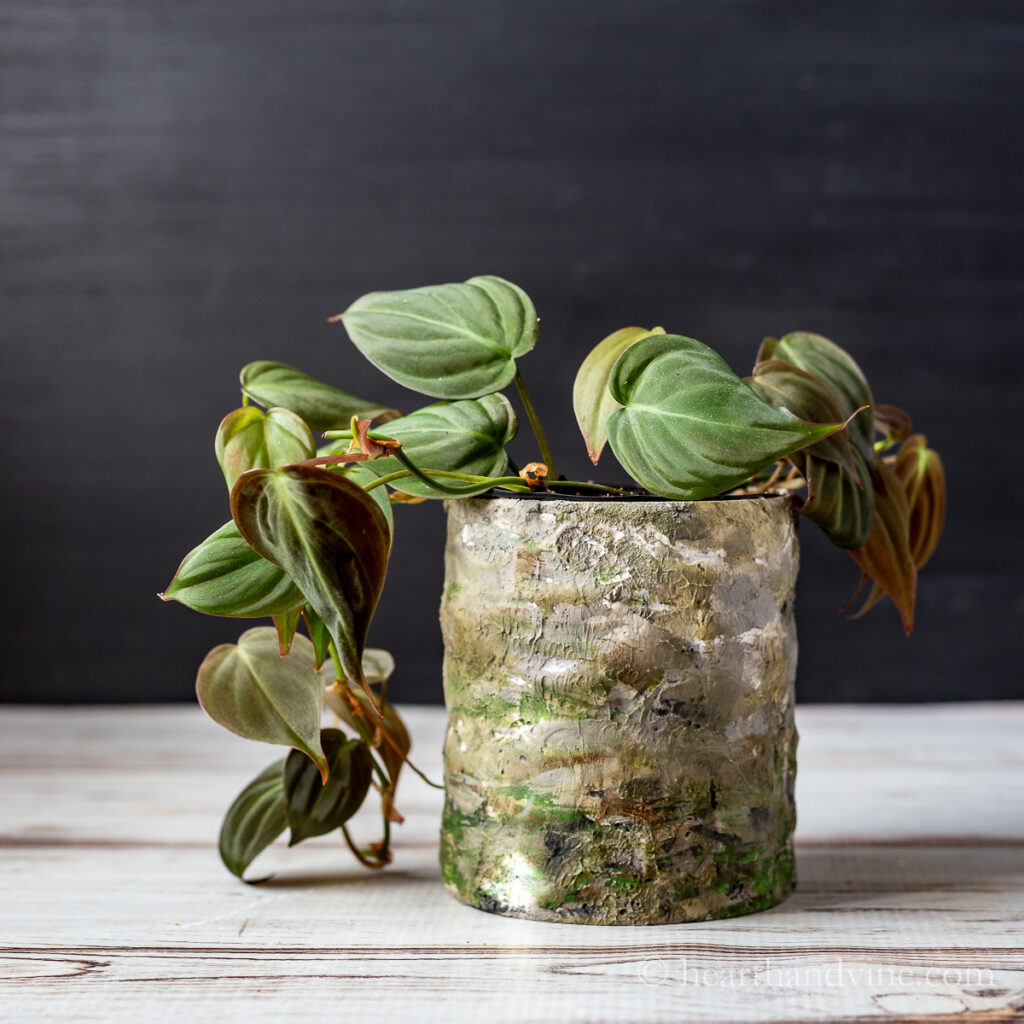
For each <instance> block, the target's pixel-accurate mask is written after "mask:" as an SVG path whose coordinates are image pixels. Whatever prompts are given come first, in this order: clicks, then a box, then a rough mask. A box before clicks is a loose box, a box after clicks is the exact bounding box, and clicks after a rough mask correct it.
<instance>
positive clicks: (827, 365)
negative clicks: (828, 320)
mask: <svg viewBox="0 0 1024 1024" xmlns="http://www.w3.org/2000/svg"><path fill="white" fill-rule="evenodd" d="M758 359H759V360H762V359H782V360H784V361H785V362H787V363H792V364H793V365H794V366H797V367H799V368H800V369H801V370H805V371H806V372H807V373H809V374H810V375H811V376H812V377H817V378H818V379H819V380H820V381H822V382H823V383H824V384H825V385H826V386H827V387H828V389H829V391H831V392H832V394H833V395H834V396H835V398H836V401H837V402H838V403H839V409H840V411H841V412H842V414H843V419H844V420H846V419H849V417H850V416H853V414H854V413H855V412H856V411H857V410H858V409H859V408H860V407H861V406H864V405H866V406H869V408H868V409H867V410H865V411H864V412H861V413H858V414H857V416H855V417H854V419H853V420H852V421H851V423H850V425H849V427H848V430H849V433H850V440H851V441H852V442H853V443H854V444H855V445H856V446H857V447H858V448H859V449H860V453H861V455H863V456H864V459H865V460H866V461H867V463H868V464H869V465H870V464H871V461H872V459H873V458H874V441H875V426H874V418H873V414H872V410H871V408H870V406H872V405H873V404H874V401H873V399H872V397H871V387H870V386H869V384H868V381H867V378H866V377H865V376H864V373H863V371H862V370H861V368H860V367H859V366H858V365H857V364H856V363H855V362H854V361H853V359H852V357H851V356H850V355H849V353H848V352H846V351H845V349H842V348H840V347H839V346H838V345H837V344H836V343H835V342H833V341H829V340H828V338H823V337H822V336H821V335H820V334H810V333H808V332H806V331H796V332H794V333H793V334H787V335H786V336H785V337H784V338H781V339H779V340H778V341H776V340H775V339H774V338H767V339H765V342H764V343H763V344H762V346H761V351H760V353H759V355H758Z"/></svg>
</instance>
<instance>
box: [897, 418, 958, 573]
mask: <svg viewBox="0 0 1024 1024" xmlns="http://www.w3.org/2000/svg"><path fill="white" fill-rule="evenodd" d="M893 472H894V473H895V474H896V476H897V477H898V478H899V480H900V483H901V484H902V485H903V493H904V494H906V496H907V507H908V515H909V522H910V554H911V557H912V558H913V560H914V565H915V566H916V567H917V568H918V569H920V568H921V566H923V565H924V564H925V563H926V562H927V561H928V559H929V558H931V557H932V553H933V552H934V551H935V548H936V547H937V545H938V543H939V538H940V537H941V536H942V527H943V524H944V523H945V521H946V474H945V471H944V470H943V468H942V460H941V459H940V458H939V453H938V452H937V451H935V450H934V449H932V448H929V447H928V441H927V439H926V438H925V436H924V435H923V434H914V435H913V436H911V437H908V438H907V439H906V441H904V443H903V445H902V446H901V448H900V450H899V452H898V454H897V455H896V462H895V464H894V465H893Z"/></svg>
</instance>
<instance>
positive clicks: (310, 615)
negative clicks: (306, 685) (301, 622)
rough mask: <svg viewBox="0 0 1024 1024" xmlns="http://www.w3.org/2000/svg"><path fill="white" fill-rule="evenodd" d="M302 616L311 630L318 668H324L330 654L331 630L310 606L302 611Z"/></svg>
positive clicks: (311, 640)
mask: <svg viewBox="0 0 1024 1024" xmlns="http://www.w3.org/2000/svg"><path fill="white" fill-rule="evenodd" d="M302 616H303V618H304V619H305V620H306V629H308V630H309V639H310V642H311V643H312V644H313V652H314V655H315V661H316V667H317V668H318V669H320V668H323V666H324V665H325V664H326V663H327V656H328V654H329V653H330V643H331V633H330V630H329V629H328V628H327V626H325V625H324V620H323V619H321V618H320V616H319V615H317V613H316V612H315V611H314V610H313V609H312V608H310V606H309V605H308V604H307V605H306V607H305V608H303V609H302Z"/></svg>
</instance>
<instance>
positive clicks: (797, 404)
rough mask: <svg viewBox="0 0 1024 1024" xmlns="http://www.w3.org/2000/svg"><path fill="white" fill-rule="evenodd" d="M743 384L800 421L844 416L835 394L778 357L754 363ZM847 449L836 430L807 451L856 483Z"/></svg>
mask: <svg viewBox="0 0 1024 1024" xmlns="http://www.w3.org/2000/svg"><path fill="white" fill-rule="evenodd" d="M746 383H747V384H749V385H750V386H751V387H752V388H753V389H754V391H755V393H756V394H758V395H759V396H760V397H761V398H763V399H764V400H765V401H766V402H768V404H769V405H774V406H775V407H776V408H778V409H786V410H788V411H789V412H791V413H792V414H793V415H794V416H795V417H796V418H797V419H799V420H803V421H804V423H839V422H841V421H842V420H843V418H844V417H843V413H842V410H841V409H840V408H839V404H838V403H837V402H836V399H835V396H834V395H833V394H832V392H831V391H829V389H828V387H827V386H826V385H825V384H823V383H822V382H821V381H820V380H819V379H818V378H817V377H812V376H811V375H810V374H809V373H806V372H805V371H803V370H801V369H800V368H799V367H797V366H793V365H792V364H791V363H785V362H783V361H782V360H781V359H767V360H765V361H764V362H761V363H758V364H757V365H756V366H755V367H754V374H753V376H751V377H747V378H746ZM869 413H870V410H868V409H865V410H864V411H863V413H862V414H858V415H867V414H869ZM850 450H851V449H850V438H849V435H848V434H847V432H846V431H845V430H839V431H836V433H834V434H832V435H831V436H830V437H826V438H825V440H824V441H818V442H817V444H814V445H811V447H809V448H808V449H807V452H808V454H810V455H812V456H813V457H814V458H816V459H825V460H827V461H829V462H835V463H838V464H839V465H840V466H843V467H845V468H846V469H847V470H848V472H849V473H850V474H851V475H852V476H853V477H854V478H855V480H856V481H857V483H858V484H859V483H861V477H860V474H859V471H858V468H857V466H856V464H855V463H854V462H853V457H852V455H851V454H850ZM861 543H863V541H862V542H861Z"/></svg>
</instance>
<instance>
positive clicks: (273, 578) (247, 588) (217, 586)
mask: <svg viewBox="0 0 1024 1024" xmlns="http://www.w3.org/2000/svg"><path fill="white" fill-rule="evenodd" d="M160 597H161V598H162V599H163V600H164V601H178V602H180V603H181V604H183V605H185V606H186V607H188V608H192V609H194V610H195V611H197V612H205V613H206V614H207V615H230V616H233V617H235V618H242V619H255V618H262V617H263V616H265V615H280V614H282V613H284V612H289V611H293V610H294V609H296V608H301V607H302V603H303V601H304V600H305V599H304V598H303V596H302V593H301V592H300V591H299V589H298V588H297V587H296V586H295V584H294V583H293V582H292V581H291V579H290V578H289V577H288V576H287V575H286V574H285V573H284V572H282V571H281V569H280V568H278V566H276V565H274V564H272V563H271V562H268V561H267V560H266V559H265V558H262V557H261V556H260V555H258V554H257V553H256V552H255V551H253V549H252V548H251V547H249V545H248V544H246V542H245V541H244V540H242V537H241V535H240V534H239V532H238V528H237V527H236V526H235V524H234V521H233V520H232V521H231V522H227V523H225V524H224V525H223V526H222V527H221V528H220V529H219V530H217V531H216V532H215V533H213V534H211V535H210V536H209V537H207V538H206V540H204V541H203V542H202V544H200V545H199V546H198V547H196V548H193V549H192V550H191V551H190V552H189V553H188V554H187V555H186V556H185V560H184V561H183V562H182V563H181V565H180V566H179V567H178V571H177V572H176V573H175V574H174V579H173V580H171V583H170V586H168V588H167V590H166V591H164V593H162V594H161V595H160Z"/></svg>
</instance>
